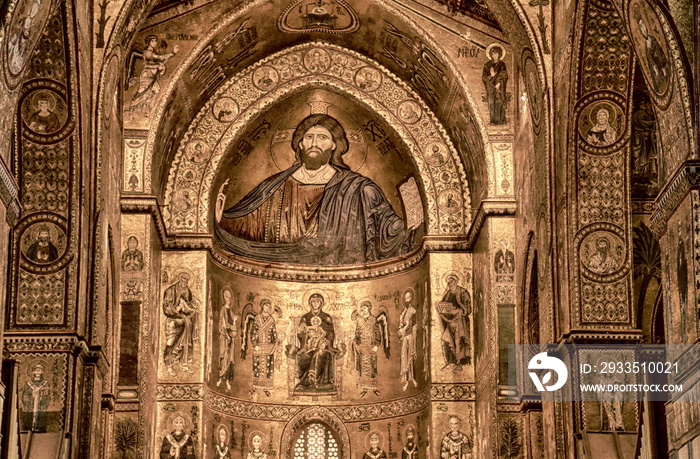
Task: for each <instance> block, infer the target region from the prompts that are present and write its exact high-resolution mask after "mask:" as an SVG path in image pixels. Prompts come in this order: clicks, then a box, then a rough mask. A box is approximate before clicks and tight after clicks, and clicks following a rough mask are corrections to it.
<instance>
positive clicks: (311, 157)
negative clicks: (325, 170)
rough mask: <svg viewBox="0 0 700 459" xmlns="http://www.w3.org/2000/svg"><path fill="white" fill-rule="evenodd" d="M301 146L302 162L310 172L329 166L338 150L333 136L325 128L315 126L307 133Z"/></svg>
mask: <svg viewBox="0 0 700 459" xmlns="http://www.w3.org/2000/svg"><path fill="white" fill-rule="evenodd" d="M299 146H300V147H301V161H302V162H303V163H304V165H305V166H306V168H307V169H310V170H316V169H318V168H319V167H321V166H325V165H326V164H328V161H330V159H331V155H332V154H333V150H335V148H336V145H335V142H334V141H333V136H332V135H331V133H330V131H328V129H326V128H324V127H323V126H313V127H311V128H310V129H309V130H308V131H306V134H304V137H303V138H302V139H301V142H300V143H299Z"/></svg>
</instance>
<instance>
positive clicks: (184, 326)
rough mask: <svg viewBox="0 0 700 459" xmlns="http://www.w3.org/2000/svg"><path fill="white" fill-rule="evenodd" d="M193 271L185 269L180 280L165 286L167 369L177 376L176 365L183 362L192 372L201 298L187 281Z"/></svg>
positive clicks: (187, 369) (183, 367)
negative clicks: (174, 367)
mask: <svg viewBox="0 0 700 459" xmlns="http://www.w3.org/2000/svg"><path fill="white" fill-rule="evenodd" d="M189 282H190V274H189V273H187V272H182V273H180V275H179V276H178V280H177V282H175V283H174V284H173V285H171V286H170V287H168V288H167V289H165V293H164V294H163V314H164V315H165V317H166V318H167V319H166V322H165V337H166V341H165V352H164V355H163V358H164V360H165V366H166V371H167V372H168V374H170V375H173V376H174V375H176V374H177V372H176V371H175V370H174V369H173V365H175V364H176V363H180V364H181V365H182V366H181V370H182V371H185V372H188V373H193V372H194V371H193V370H192V369H190V364H191V363H192V360H193V357H194V352H193V351H194V342H195V341H198V338H199V337H198V335H197V310H198V309H199V300H198V299H197V298H195V297H194V295H192V291H191V290H190V288H189V286H188V284H189Z"/></svg>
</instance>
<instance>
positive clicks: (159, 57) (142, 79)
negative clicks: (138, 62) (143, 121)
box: [128, 35, 180, 114]
mask: <svg viewBox="0 0 700 459" xmlns="http://www.w3.org/2000/svg"><path fill="white" fill-rule="evenodd" d="M145 45H146V49H145V50H144V51H143V54H142V56H141V57H142V58H143V69H142V70H141V74H140V75H139V76H138V78H136V77H134V78H132V79H131V80H130V81H129V86H131V85H132V84H135V83H136V82H137V81H138V84H139V87H138V89H137V90H136V94H134V97H133V99H131V104H129V109H128V111H129V112H135V111H141V112H143V113H144V114H148V113H149V112H150V111H151V104H152V103H153V99H154V98H155V96H156V95H157V94H158V92H159V91H160V85H159V84H158V79H159V78H160V77H162V76H163V75H165V71H166V67H165V61H167V60H168V59H170V58H171V57H173V56H174V55H175V54H177V52H178V51H179V50H180V47H179V46H178V45H175V46H173V51H172V52H171V53H167V54H160V53H159V52H158V51H156V46H157V45H158V37H156V36H155V35H149V36H147V37H146V40H145ZM165 46H167V45H161V48H165ZM132 62H133V61H132ZM132 65H133V64H132Z"/></svg>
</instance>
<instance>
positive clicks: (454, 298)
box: [438, 274, 472, 373]
mask: <svg viewBox="0 0 700 459" xmlns="http://www.w3.org/2000/svg"><path fill="white" fill-rule="evenodd" d="M458 280H459V279H458V277H457V276H456V275H454V274H451V275H449V276H447V290H446V291H445V294H444V295H443V296H442V302H441V303H440V304H439V305H438V306H439V311H438V312H439V313H440V319H441V321H442V327H443V332H442V336H441V340H442V350H443V353H444V355H445V366H444V367H442V369H443V370H444V369H447V368H448V367H452V371H453V372H454V373H458V372H460V371H462V366H463V365H469V363H470V362H471V342H470V332H469V316H470V315H471V313H472V302H471V297H470V296H469V292H468V291H467V289H466V288H464V287H462V286H460V285H457V282H458ZM445 307H447V308H448V309H449V311H448V310H446V309H444V308H445Z"/></svg>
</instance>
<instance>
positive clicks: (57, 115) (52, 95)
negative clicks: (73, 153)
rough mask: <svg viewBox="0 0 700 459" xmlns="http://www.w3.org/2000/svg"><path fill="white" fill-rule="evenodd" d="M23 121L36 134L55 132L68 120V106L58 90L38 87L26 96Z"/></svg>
mask: <svg viewBox="0 0 700 459" xmlns="http://www.w3.org/2000/svg"><path fill="white" fill-rule="evenodd" d="M22 121H23V122H24V125H25V126H26V128H27V129H29V130H30V131H32V132H33V133H34V134H38V135H47V136H48V135H51V134H55V133H56V132H58V131H59V130H61V128H62V127H63V126H65V125H66V121H68V106H67V105H66V102H65V101H64V100H63V97H61V96H60V95H59V94H57V93H56V92H54V91H51V90H48V89H38V90H36V91H33V92H31V93H30V94H29V95H28V96H27V97H25V98H24V100H23V102H22Z"/></svg>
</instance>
